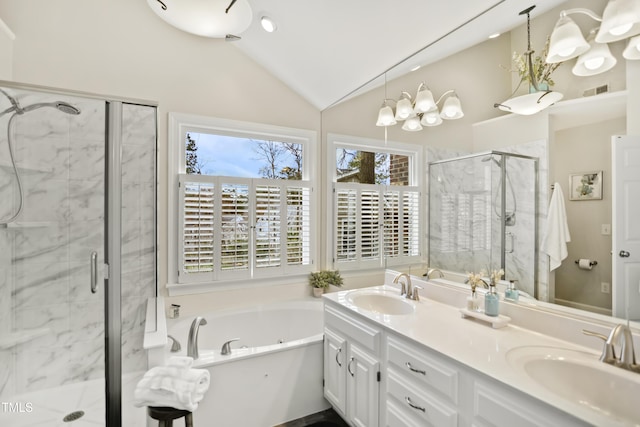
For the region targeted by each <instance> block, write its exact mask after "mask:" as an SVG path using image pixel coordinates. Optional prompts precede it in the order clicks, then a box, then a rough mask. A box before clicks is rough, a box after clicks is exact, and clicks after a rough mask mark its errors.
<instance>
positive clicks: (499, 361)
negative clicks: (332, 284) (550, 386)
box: [324, 285, 640, 426]
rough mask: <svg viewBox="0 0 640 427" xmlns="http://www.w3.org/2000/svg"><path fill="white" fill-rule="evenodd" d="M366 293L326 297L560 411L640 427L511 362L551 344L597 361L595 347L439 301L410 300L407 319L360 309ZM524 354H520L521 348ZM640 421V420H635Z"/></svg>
mask: <svg viewBox="0 0 640 427" xmlns="http://www.w3.org/2000/svg"><path fill="white" fill-rule="evenodd" d="M366 289H371V290H373V289H384V290H391V291H392V292H398V289H397V288H395V287H392V286H388V285H385V286H376V287H372V288H366ZM359 291H362V289H358V290H351V291H341V292H334V293H330V294H325V296H324V298H325V302H327V303H336V304H339V305H342V306H344V307H346V308H348V309H349V310H351V311H352V312H354V313H358V314H359V315H361V316H363V317H364V318H366V319H369V320H370V321H373V322H375V323H377V324H378V325H380V326H381V327H383V328H385V329H388V330H390V331H393V332H396V333H398V334H401V335H403V336H405V337H406V338H409V339H411V340H413V341H415V342H417V343H419V344H422V345H424V346H427V347H429V348H430V349H432V350H435V351H437V352H440V353H442V354H443V355H445V356H447V357H449V358H451V359H452V360H454V361H456V362H459V363H462V364H464V365H466V366H468V367H469V368H472V369H474V370H476V371H478V372H480V373H482V374H484V375H487V376H489V377H491V378H494V379H496V380H498V381H500V382H502V383H504V384H506V385H508V386H511V387H513V388H515V389H517V390H519V391H521V392H523V393H526V394H528V395H530V396H533V397H535V398H537V399H539V400H541V401H543V402H545V403H547V404H549V405H551V406H553V407H555V408H558V409H560V410H561V411H564V412H566V413H569V414H571V415H573V416H574V417H576V418H578V419H580V420H584V421H586V422H588V423H589V424H595V425H607V426H629V425H640V424H633V423H631V424H630V423H629V422H626V423H625V422H624V421H620V420H616V419H614V418H613V417H609V416H607V415H606V414H602V413H599V412H597V411H595V410H593V409H590V408H588V407H585V406H584V405H580V404H577V403H573V402H570V401H568V400H566V399H563V398H560V397H559V396H557V395H556V394H554V393H552V392H550V391H549V390H547V389H545V388H544V387H542V386H541V385H540V384H538V383H537V382H535V381H534V380H532V379H531V378H529V377H528V375H526V374H525V373H524V372H523V371H522V370H520V369H518V368H517V367H515V366H513V365H512V364H511V363H510V362H509V360H508V359H507V353H508V352H509V350H512V349H516V348H521V347H523V346H536V347H541V346H547V347H556V348H562V349H569V350H574V351H579V352H584V353H587V354H586V355H585V356H586V357H592V358H593V361H594V362H597V363H600V362H598V358H599V356H600V354H599V353H598V352H594V351H593V350H592V349H589V348H586V347H582V346H578V345H576V344H573V343H570V342H567V341H563V340H559V339H557V338H553V337H550V336H547V335H543V334H540V333H537V332H534V331H531V330H528V329H524V328H521V327H518V326H515V325H512V324H510V325H508V326H506V327H504V328H500V329H493V328H492V327H491V326H490V325H488V324H487V323H483V322H480V321H478V320H473V319H468V318H463V317H462V316H461V313H460V308H459V307H453V306H450V305H446V304H443V303H440V302H437V301H433V300H430V299H425V298H422V299H421V300H420V301H409V300H407V301H408V302H409V303H411V304H412V305H414V307H415V310H414V312H413V313H411V314H406V315H386V314H379V313H374V312H370V311H367V310H363V309H360V308H358V307H356V306H354V305H352V304H351V303H350V301H349V300H348V298H347V296H348V294H349V293H350V292H359ZM519 351H521V350H519ZM604 368H605V369H609V368H610V369H612V370H615V373H616V374H619V373H620V372H619V371H622V374H623V375H629V376H631V377H633V376H635V378H634V380H637V381H638V382H639V383H640V375H639V374H636V373H631V372H626V371H624V370H623V369H620V368H616V367H613V366H608V365H607V366H604ZM636 422H637V423H640V420H637V421H636Z"/></svg>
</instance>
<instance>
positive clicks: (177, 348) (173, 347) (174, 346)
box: [167, 335, 182, 353]
mask: <svg viewBox="0 0 640 427" xmlns="http://www.w3.org/2000/svg"><path fill="white" fill-rule="evenodd" d="M167 338H169V339H170V340H171V341H172V343H171V353H177V352H179V351H180V350H181V349H182V347H181V346H180V343H179V342H178V340H177V339H175V338H174V337H172V336H171V335H167Z"/></svg>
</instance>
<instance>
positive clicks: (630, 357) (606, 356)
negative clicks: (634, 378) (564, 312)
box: [583, 324, 640, 372]
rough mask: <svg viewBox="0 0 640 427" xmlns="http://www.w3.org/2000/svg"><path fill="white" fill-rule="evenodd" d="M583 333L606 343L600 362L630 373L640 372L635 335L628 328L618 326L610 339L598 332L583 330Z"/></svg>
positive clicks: (613, 330)
mask: <svg viewBox="0 0 640 427" xmlns="http://www.w3.org/2000/svg"><path fill="white" fill-rule="evenodd" d="M583 332H584V333H585V334H586V335H591V336H594V337H598V338H600V339H602V340H603V341H604V348H603V349H602V355H601V356H600V361H602V362H604V363H608V364H610V365H615V366H619V367H620V368H623V369H627V370H629V371H635V372H640V366H639V365H636V356H635V352H634V350H633V335H632V334H631V330H630V329H629V327H628V326H626V325H623V324H619V325H616V326H615V327H614V328H613V329H612V330H611V332H610V333H609V336H608V337H606V336H604V335H602V334H599V333H597V332H592V331H587V330H583ZM618 346H619V347H620V352H619V354H618V353H617V352H616V348H617V347H618Z"/></svg>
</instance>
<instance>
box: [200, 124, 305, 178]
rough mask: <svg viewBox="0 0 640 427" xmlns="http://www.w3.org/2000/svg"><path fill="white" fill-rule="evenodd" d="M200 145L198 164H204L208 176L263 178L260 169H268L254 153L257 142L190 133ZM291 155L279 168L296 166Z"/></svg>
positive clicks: (203, 171)
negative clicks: (264, 167)
mask: <svg viewBox="0 0 640 427" xmlns="http://www.w3.org/2000/svg"><path fill="white" fill-rule="evenodd" d="M190 135H191V138H193V139H194V140H195V141H196V145H197V146H198V151H197V155H198V161H199V163H201V164H203V165H204V166H203V168H202V173H203V174H206V175H223V176H237V177H244V178H261V177H262V175H261V174H260V172H259V171H260V168H261V167H263V166H266V163H265V162H264V160H260V158H259V155H258V154H257V153H256V152H255V151H254V147H255V146H256V145H257V142H259V141H257V140H252V139H245V138H237V137H231V136H223V135H211V134H204V133H193V132H190ZM294 164H295V162H294V161H293V159H292V157H291V156H290V155H288V154H287V155H284V156H283V158H282V161H281V164H280V167H279V169H281V168H282V167H283V166H286V165H294Z"/></svg>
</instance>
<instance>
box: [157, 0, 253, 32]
mask: <svg viewBox="0 0 640 427" xmlns="http://www.w3.org/2000/svg"><path fill="white" fill-rule="evenodd" d="M147 4H148V5H149V7H150V8H151V9H152V10H153V11H154V12H155V13H156V15H158V16H159V17H160V18H161V19H162V20H164V21H165V22H167V23H168V24H169V25H172V26H174V27H176V28H178V29H180V30H182V31H185V32H187V33H191V34H196V35H198V36H203V37H211V38H223V39H225V40H229V41H235V40H239V39H240V37H239V36H238V34H241V33H242V32H243V31H245V30H246V29H247V28H248V27H249V25H251V21H252V19H253V13H252V11H251V6H250V5H249V2H248V1H247V0H147Z"/></svg>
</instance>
